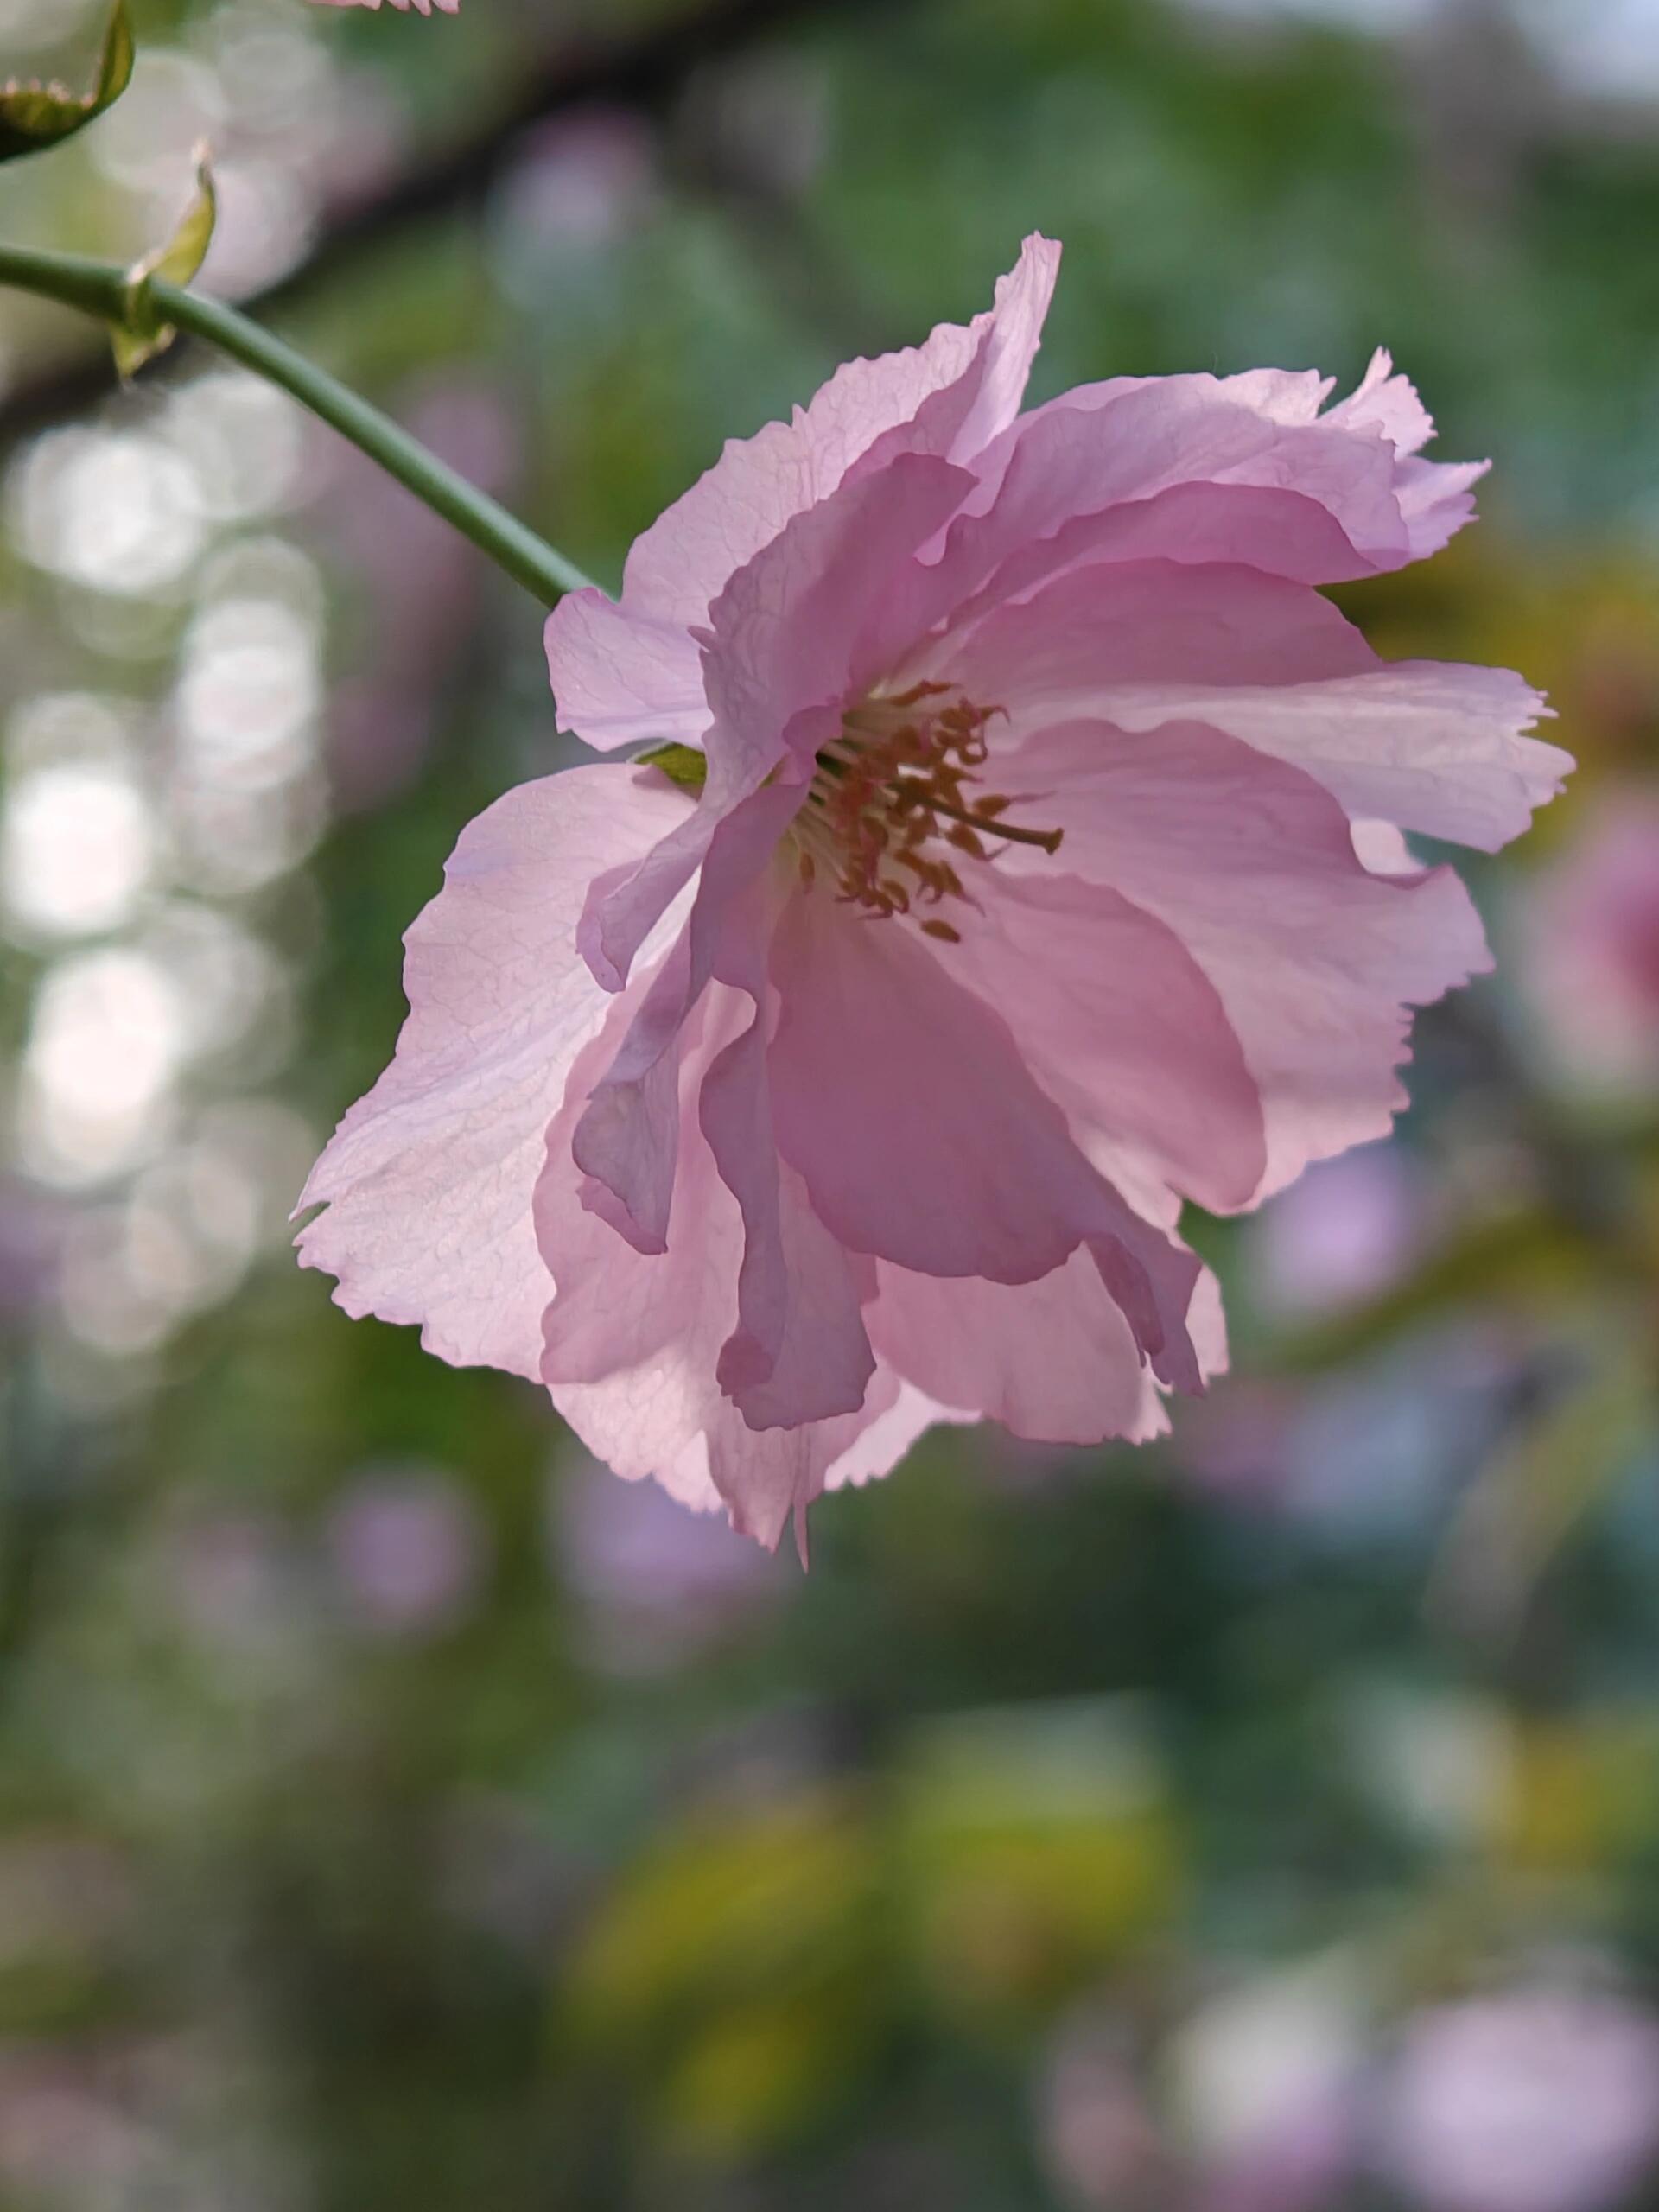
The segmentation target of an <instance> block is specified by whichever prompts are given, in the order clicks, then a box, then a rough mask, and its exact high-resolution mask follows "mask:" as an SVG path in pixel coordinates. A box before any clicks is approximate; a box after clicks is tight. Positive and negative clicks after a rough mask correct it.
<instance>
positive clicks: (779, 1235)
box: [698, 892, 875, 1428]
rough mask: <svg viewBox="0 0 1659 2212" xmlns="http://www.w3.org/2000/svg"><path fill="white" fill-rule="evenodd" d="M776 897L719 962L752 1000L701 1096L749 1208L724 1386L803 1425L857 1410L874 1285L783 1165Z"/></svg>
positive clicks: (753, 1416)
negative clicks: (772, 961) (776, 1087)
mask: <svg viewBox="0 0 1659 2212" xmlns="http://www.w3.org/2000/svg"><path fill="white" fill-rule="evenodd" d="M771 919H772V901H771V900H770V899H767V898H766V895H765V893H764V892H762V893H760V895H759V896H758V897H756V898H755V899H753V900H752V901H751V911H750V913H749V916H748V918H747V928H743V929H741V930H734V932H733V944H732V946H731V948H730V951H729V953H728V957H727V959H726V961H725V962H724V963H722V973H723V976H724V977H725V980H726V982H728V983H730V984H735V985H737V986H738V987H739V988H741V990H742V991H743V992H744V993H745V994H747V997H748V1000H749V1003H750V1006H751V1007H752V1009H753V1013H752V1016H751V1019H750V1020H749V1021H748V1022H747V1026H746V1027H745V1028H744V1029H743V1032H742V1033H741V1035H740V1036H738V1037H736V1038H734V1039H733V1040H732V1042H731V1043H730V1044H728V1046H726V1047H725V1049H724V1050H723V1051H722V1052H721V1053H720V1054H719V1056H718V1058H716V1059H715V1062H714V1064H713V1065H712V1066H711V1067H710V1069H709V1073H708V1075H707V1077H705V1079H704V1082H703V1085H702V1092H701V1094H700V1096H699V1101H698V1112H699V1118H700V1120H701V1122H702V1134H703V1136H704V1138H705V1139H706V1140H707V1141H708V1145H709V1150H710V1151H711V1152H712V1153H713V1154H714V1157H715V1164H716V1166H718V1168H719V1170H720V1175H721V1181H722V1182H724V1184H725V1185H726V1186H727V1188H728V1190H729V1191H730V1192H731V1193H732V1195H733V1197H734V1198H735V1199H736V1200H737V1203H738V1208H739V1211H740V1212H741V1215H742V1218H743V1257H742V1262H741V1266H740V1268H739V1270H738V1279H737V1316H738V1318H737V1326H736V1328H735V1329H734V1332H733V1333H732V1335H731V1336H730V1337H729V1338H728V1339H727V1341H726V1343H725V1344H724V1345H723V1346H722V1347H721V1355H720V1362H719V1365H718V1368H717V1370H716V1374H717V1376H718V1379H719V1382H720V1384H721V1389H723V1390H724V1391H725V1393H726V1395H728V1397H729V1398H730V1399H731V1400H732V1401H733V1402H734V1404H735V1406H736V1407H737V1409H738V1411H739V1412H740V1413H741V1414H742V1415H743V1418H744V1419H745V1421H747V1422H748V1424H749V1426H750V1427H751V1428H776V1427H798V1426H799V1425H800V1424H801V1423H803V1422H806V1421H823V1420H827V1419H829V1417H831V1416H832V1415H834V1414H849V1413H855V1412H857V1411H858V1409H859V1408H860V1407H861V1405H862V1404H863V1402H864V1396H865V1393H866V1390H867V1389H868V1386H869V1383H870V1379H871V1376H872V1375H873V1374H874V1369H875V1358H874V1354H873V1353H872V1351H871V1350H870V1346H869V1340H868V1337H867V1336H866V1334H865V1331H864V1324H863V1320H862V1318H861V1313H860V1310H859V1309H860V1306H861V1303H862V1301H863V1300H865V1299H866V1298H868V1297H869V1296H870V1294H872V1292H873V1291H874V1268H872V1267H871V1266H870V1264H869V1262H868V1261H867V1260H865V1259H862V1258H857V1259H855V1257H854V1256H853V1255H850V1254H849V1253H848V1252H847V1251H845V1250H844V1249H842V1246H841V1245H840V1244H838V1243H836V1241H835V1239H834V1238H833V1237H832V1236H830V1235H829V1231H828V1230H826V1229H825V1228H824V1226H823V1223H822V1222H821V1221H820V1220H819V1218H818V1217H817V1213H816V1212H815V1211H814V1210H813V1207H812V1205H811V1203H810V1198H809V1197H808V1194H807V1192H806V1188H805V1185H804V1184H803V1183H802V1181H801V1179H800V1178H799V1176H798V1175H797V1174H795V1173H793V1172H792V1171H791V1169H790V1168H788V1167H786V1166H783V1165H782V1163H781V1162H780V1160H779V1155H778V1145H777V1140H776V1137H775V1135H774V1133H773V1128H772V1092H771V1083H770V1077H769V1073H768V1069H767V1039H768V1033H769V1030H770V1027H771V1020H772V1005H771V998H772V993H771V988H770V985H769V983H768V981H767V976H766V964H767V950H768V945H767V941H766V931H767V925H768V924H769V923H770V921H771Z"/></svg>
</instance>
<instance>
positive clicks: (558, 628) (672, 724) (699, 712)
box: [543, 589, 709, 753]
mask: <svg viewBox="0 0 1659 2212" xmlns="http://www.w3.org/2000/svg"><path fill="white" fill-rule="evenodd" d="M543 639H544V642H545V645H546V648H547V672H548V674H549V676H550V677H551V679H552V683H553V698H554V702H555V704H556V707H557V709H558V715H559V727H560V728H561V729H568V730H573V731H574V732H575V734H576V735H577V736H578V737H579V738H581V739H582V741H583V742H584V743H586V744H588V745H591V746H593V747H594V749H595V750H596V751H598V752H601V753H607V752H609V750H610V749H611V747H613V746H617V745H636V744H641V745H642V744H654V745H699V744H701V743H702V734H703V732H704V730H706V729H707V728H708V727H709V704H708V702H707V700H706V699H705V698H704V697H703V695H702V652H701V650H700V649H699V647H698V645H697V641H696V639H695V638H694V637H693V636H692V635H691V633H690V631H689V630H686V629H683V628H682V627H681V626H679V625H678V624H677V623H672V622H664V621H659V620H658V619H657V618H656V617H655V616H653V615H650V614H641V613H636V612H634V611H632V609H630V608H628V607H620V606H619V605H618V604H617V602H616V601H614V600H612V599H607V597H606V596H605V594H604V593H603V592H602V591H598V590H594V589H590V590H588V591H573V592H570V593H569V594H567V595H566V596H565V597H564V598H563V599H562V600H561V601H559V603H558V605H557V606H556V607H555V608H554V609H553V612H552V613H550V615H549V616H548V618H547V626H546V629H545V631H544V632H543Z"/></svg>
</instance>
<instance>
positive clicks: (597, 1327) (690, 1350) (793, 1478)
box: [535, 985, 935, 1544]
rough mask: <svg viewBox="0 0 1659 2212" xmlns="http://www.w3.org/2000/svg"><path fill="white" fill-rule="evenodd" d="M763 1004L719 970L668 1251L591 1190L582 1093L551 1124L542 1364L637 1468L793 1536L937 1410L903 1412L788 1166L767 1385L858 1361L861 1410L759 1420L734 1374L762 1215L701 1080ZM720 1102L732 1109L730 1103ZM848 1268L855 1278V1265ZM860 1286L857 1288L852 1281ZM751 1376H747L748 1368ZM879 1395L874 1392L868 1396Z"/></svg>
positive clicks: (768, 1533)
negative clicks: (576, 1157)
mask: <svg viewBox="0 0 1659 2212" xmlns="http://www.w3.org/2000/svg"><path fill="white" fill-rule="evenodd" d="M752 1020H753V1006H752V1003H751V1002H750V1001H748V1000H747V998H746V997H745V996H744V995H742V994H741V993H738V992H734V991H728V990H727V989H726V988H724V987H723V986H721V985H715V987H714V988H712V989H711V991H710V992H709V995H708V996H707V998H706V1000H705V1001H704V1002H703V1004H702V1006H701V1007H699V1008H698V1010H697V1011H696V1013H695V1014H693V1015H692V1016H691V1017H690V1020H689V1021H688V1023H687V1025H686V1027H685V1030H684V1032H683V1038H684V1042H685V1052H684V1055H683V1063H682V1065H681V1069H680V1076H679V1099H680V1109H681V1114H682V1127H681V1132H680V1138H679V1145H678V1153H679V1168H678V1173H677V1176H676V1179H675V1185H674V1198H673V1208H672V1212H671V1217H670V1223H669V1228H668V1234H667V1237H666V1239H665V1249H664V1253H663V1255H661V1256H660V1257H658V1258H646V1257H644V1256H642V1255H640V1254H639V1253H638V1252H636V1251H635V1250H633V1249H631V1248H630V1247H629V1246H628V1245H626V1244H625V1243H622V1242H621V1241H620V1239H618V1238H617V1237H616V1236H614V1235H613V1233H612V1231H611V1230H609V1229H608V1228H607V1226H606V1224H604V1223H603V1222H601V1221H600V1220H598V1219H596V1218H595V1217H594V1214H593V1213H592V1212H591V1211H588V1209H587V1208H586V1207H585V1206H584V1205H583V1203H582V1195H581V1189H580V1184H579V1179H578V1178H577V1175H576V1173H575V1169H574V1167H573V1164H572V1162H571V1160H570V1158H569V1135H570V1132H571V1130H572V1128H573V1126H574V1122H575V1112H576V1109H575V1104H574V1103H572V1104H570V1105H567V1107H566V1108H565V1109H564V1110H563V1113H562V1115H561V1116H560V1117H559V1120H558V1121H557V1122H556V1123H555V1125H554V1128H553V1129H552V1130H551V1132H550V1135H549V1139H548V1143H547V1155H546V1165H545V1169H544V1173H543V1175H542V1177H541V1179H540V1181H539V1182H538V1184H537V1190H536V1197H535V1220H536V1228H537V1237H538V1239H539V1245H540V1249H541V1251H542V1252H543V1255H545V1262H546V1264H547V1266H548V1267H549V1268H550V1270H551V1273H552V1275H553V1278H554V1281H555V1282H556V1286H557V1288H556V1295H555V1297H554V1299H553V1300H552V1303H551V1305H550V1306H549V1308H548V1310H547V1313H546V1317H545V1324H544V1330H543V1358H542V1376H543V1381H544V1382H545V1383H547V1385H548V1388H549V1389H550V1391H551V1393H552V1395H553V1399H554V1402H555V1404H556V1405H557V1407H558V1408H559V1409H560V1411H561V1412H562V1413H563V1414H564V1415H565V1417H566V1419H567V1420H569V1421H570V1422H571V1424H572V1426H573V1427H575V1429H576V1430H577V1432H578V1433H579V1434H580V1435H581V1436H582V1439H583V1440H584V1441H585V1442H586V1443H587V1444H588V1446H589V1448H590V1449H591V1450H593V1451H594V1452H596V1453H598V1455H599V1456H600V1457H601V1458H602V1459H606V1460H607V1461H608V1462H609V1463H610V1464H611V1465H613V1466H614V1467H615V1468H616V1470H617V1471H618V1472H619V1473H620V1474H623V1475H626V1476H628V1477H636V1476H641V1475H652V1476H655V1477H656V1478H658V1480H659V1481H661V1482H662V1483H663V1484H664V1487H665V1488H666V1489H668V1490H669V1491H671V1493H672V1494H673V1495H674V1496H675V1497H680V1498H682V1499H683V1501H684V1502H685V1503H691V1504H699V1505H702V1506H705V1507H706V1506H708V1505H709V1504H711V1503H715V1502H716V1500H718V1501H719V1502H721V1503H724V1504H725V1505H726V1506H727V1507H728V1510H730V1512H731V1515H732V1518H733V1521H734V1525H736V1526H737V1527H739V1528H740V1529H743V1530H744V1531H745V1532H746V1533H747V1534H749V1535H757V1536H759V1537H760V1540H761V1541H763V1542H766V1543H768V1544H773V1543H776V1541H777V1540H778V1537H779V1534H780V1533H781V1531H782V1530H783V1529H784V1528H785V1526H786V1525H787V1523H788V1521H789V1519H790V1516H791V1514H792V1513H794V1512H796V1511H798V1510H803V1511H804V1508H805V1506H806V1505H807V1504H810V1502H811V1499H812V1498H813V1497H816V1496H817V1492H818V1491H819V1490H820V1489H821V1488H822V1486H823V1483H824V1481H825V1479H826V1478H827V1477H828V1475H829V1471H830V1470H831V1469H832V1468H833V1467H834V1466H835V1465H836V1462H837V1461H838V1460H840V1459H842V1458H844V1457H845V1456H846V1455H847V1454H848V1453H849V1452H852V1451H853V1450H854V1447H855V1446H857V1445H858V1444H859V1441H860V1440H861V1438H863V1437H865V1435H866V1433H867V1432H868V1434H869V1436H870V1437H871V1438H873V1439H874V1438H876V1437H877V1432H878V1431H880V1437H881V1438H886V1439H889V1440H891V1446H890V1448H891V1451H892V1458H893V1459H896V1458H897V1456H898V1455H899V1452H900V1451H902V1450H903V1449H904V1448H905V1446H906V1444H907V1443H908V1441H909V1439H910V1437H911V1436H912V1435H913V1434H914V1433H917V1430H918V1427H922V1426H925V1425H926V1420H928V1419H931V1418H934V1417H935V1415H934V1414H933V1413H931V1411H930V1412H928V1413H927V1414H926V1415H925V1418H921V1419H918V1421H917V1423H916V1424H915V1425H914V1426H912V1427H909V1428H907V1429H906V1428H905V1427H903V1425H902V1424H895V1423H893V1421H890V1420H889V1419H888V1416H889V1415H890V1414H891V1413H892V1412H893V1408H894V1406H895V1404H896V1402H897V1401H898V1398H899V1383H898V1382H897V1379H896V1378H895V1377H893V1376H892V1375H891V1374H885V1375H883V1374H880V1373H874V1361H873V1359H872V1358H871V1357H870V1354H869V1350H868V1342H867V1341H866V1339H865V1338H864V1332H863V1325H862V1322H861V1318H860V1314H859V1305H858V1297H857V1295H856V1292H857V1290H858V1288H859V1287H861V1277H860V1276H859V1275H858V1274H855V1273H854V1272H852V1271H850V1270H849V1268H848V1265H847V1261H846V1255H843V1254H842V1253H840V1251H839V1249H838V1248H836V1247H835V1246H834V1245H833V1244H832V1243H831V1242H830V1240H829V1238H828V1237H827V1236H825V1235H824V1233H823V1230H822V1228H821V1227H820V1225H819V1224H817V1222H816V1220H815V1219H814V1218H813V1217H811V1214H810V1207H809V1206H808V1205H807V1201H806V1198H805V1194H804V1190H803V1188H802V1186H801V1185H800V1183H799V1180H798V1179H797V1178H794V1177H791V1176H789V1175H788V1174H787V1173H786V1172H785V1175H784V1176H783V1178H782V1179H781V1181H780V1185H779V1194H778V1198H777V1200H776V1206H777V1214H778V1222H779V1247H780V1249H781V1251H782V1253H783V1255H784V1269H783V1274H782V1275H781V1276H780V1277H779V1278H777V1279H775V1280H774V1282H773V1285H772V1287H773V1288H774V1289H775V1290H776V1291H777V1293H778V1294H779V1305H778V1309H777V1312H776V1313H775V1315H773V1316H772V1317H771V1322H772V1330H773V1332H774V1333H773V1336H772V1343H771V1344H769V1345H768V1347H767V1349H768V1351H772V1348H773V1346H775V1352H774V1353H773V1357H772V1366H771V1369H770V1370H769V1372H768V1373H766V1374H764V1375H760V1376H758V1377H757V1379H756V1381H755V1382H754V1384H753V1388H754V1389H755V1390H756V1392H757V1394H758V1395H760V1398H761V1400H762V1402H763V1403H762V1407H761V1408H760V1409H762V1410H772V1409H773V1408H769V1407H766V1405H765V1404H764V1401H765V1397H766V1390H767V1389H768V1388H771V1389H774V1390H776V1391H778V1392H779V1395H782V1394H784V1393H786V1392H790V1391H795V1392H797V1393H799V1392H800V1391H817V1392H822V1391H823V1377H824V1376H826V1375H829V1376H834V1375H836V1374H837V1373H844V1374H847V1375H848V1376H857V1377H858V1378H859V1379H858V1381H857V1385H856V1388H857V1397H856V1398H855V1404H854V1408H853V1409H851V1410H849V1411H848V1412H845V1413H842V1414H839V1415H838V1416H837V1417H835V1418H829V1419H808V1420H805V1421H802V1422H800V1423H799V1424H798V1426H796V1427H791V1428H788V1429H785V1428H781V1427H776V1426H772V1427H767V1428H766V1430H765V1431H764V1433H757V1430H756V1428H755V1427H754V1426H753V1424H751V1422H749V1421H747V1420H746V1419H745V1417H744V1414H743V1413H742V1412H741V1411H740V1410H739V1408H738V1407H737V1406H736V1405H735V1404H734V1402H732V1400H731V1398H730V1397H729V1396H728V1395H726V1393H725V1392H724V1391H723V1390H722V1389H721V1383H720V1381H719V1379H718V1376H717V1370H718V1369H719V1367H720V1364H721V1357H722V1348H723V1346H724V1345H725V1344H727V1342H728V1339H729V1338H732V1336H733V1334H734V1330H735V1328H736V1325H737V1324H738V1320H739V1295H738V1285H739V1276H740V1271H741V1268H742V1266H743V1262H744V1249H745V1229H744V1223H743V1217H742V1215H741V1211H740V1210H739V1206H738V1204H737V1202H736V1200H735V1199H734V1198H733V1196H732V1193H731V1192H729V1191H728V1189H727V1187H726V1185H725V1184H724V1182H723V1181H722V1179H721V1174H720V1172H719V1168H718V1166H717V1163H716V1161H715V1154H714V1152H713V1150H712V1148H711V1147H710V1145H709V1141H708V1140H707V1139H706V1138H705V1136H704V1135H703V1133H702V1128H701V1126H700V1123H699V1120H698V1115H697V1104H696V1102H697V1099H698V1096H699V1093H700V1091H701V1090H702V1088H703V1086H704V1085H705V1084H706V1083H707V1082H708V1081H709V1079H710V1071H711V1068H715V1069H717V1068H718V1066H719V1062H720V1058H721V1055H722V1054H723V1053H724V1052H726V1051H727V1050H728V1047H729V1046H730V1044H731V1042H732V1040H733V1039H734V1036H738V1037H740V1038H741V1033H742V1031H743V1028H744V1025H745V1024H747V1023H748V1022H750V1021H752ZM606 1051H607V1042H606V1040H605V1039H597V1040H595V1042H594V1044H592V1045H591V1046H589V1047H588V1052H587V1053H586V1054H585V1055H584V1056H583V1061H582V1065H580V1066H579V1067H578V1070H577V1071H576V1074H575V1076H574V1077H573V1078H572V1081H571V1084H570V1090H571V1093H572V1095H573V1101H574V1099H575V1096H578V1095H579V1093H580V1089H581V1086H582V1083H583V1082H584V1081H585V1080H586V1079H587V1077H588V1076H589V1075H590V1074H591V1073H592V1072H593V1071H594V1070H596V1069H597V1068H598V1067H599V1066H600V1065H602V1061H603V1058H604V1055H605V1052H606ZM715 1118H716V1119H717V1118H718V1111H717V1113H716V1116H715ZM837 1270H839V1271H840V1280H839V1281H838V1280H837ZM849 1289H850V1290H851V1291H852V1292H853V1293H854V1294H852V1295H850V1296H849V1294H848V1293H849ZM741 1379H745V1380H746V1379H747V1378H741ZM859 1399H861V1401H862V1402H861V1403H859V1402H858V1400H859ZM798 1402H804V1401H801V1400H799V1398H798ZM888 1448H889V1446H888V1445H887V1443H884V1442H882V1441H880V1439H878V1440H876V1441H874V1442H872V1443H870V1444H869V1445H868V1446H867V1447H866V1451H865V1454H864V1456H862V1457H861V1458H860V1459H858V1460H857V1461H856V1462H855V1464H856V1465H857V1467H858V1468H859V1469H860V1471H861V1473H862V1474H871V1473H877V1472H884V1471H886V1467H887V1465H891V1464H892V1459H880V1453H881V1452H884V1451H886V1450H887V1449H888Z"/></svg>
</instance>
